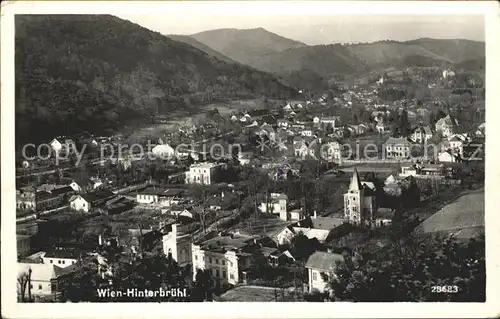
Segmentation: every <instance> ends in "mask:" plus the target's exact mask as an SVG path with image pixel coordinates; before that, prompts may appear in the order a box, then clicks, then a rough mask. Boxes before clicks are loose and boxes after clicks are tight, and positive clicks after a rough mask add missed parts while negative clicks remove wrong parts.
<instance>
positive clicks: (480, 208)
mask: <svg viewBox="0 0 500 319" xmlns="http://www.w3.org/2000/svg"><path fill="white" fill-rule="evenodd" d="M484 201H485V198H484V188H482V189H479V190H474V191H467V192H465V193H464V194H463V195H462V196H460V197H459V198H458V199H457V200H455V201H453V202H452V203H450V204H448V205H446V206H444V207H443V208H442V209H441V210H439V211H438V212H437V213H435V214H434V215H432V216H431V217H429V218H427V219H426V220H425V221H424V222H423V223H422V224H420V226H419V230H421V231H423V232H425V233H435V232H460V231H463V230H465V232H463V233H462V234H458V235H459V236H464V235H465V234H466V233H475V231H472V232H470V231H469V230H477V229H479V230H480V229H484V224H485V217H484Z"/></svg>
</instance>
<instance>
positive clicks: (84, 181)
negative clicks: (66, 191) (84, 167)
mask: <svg viewBox="0 0 500 319" xmlns="http://www.w3.org/2000/svg"><path fill="white" fill-rule="evenodd" d="M69 186H70V187H71V188H72V189H73V190H74V191H75V192H78V193H83V192H89V191H91V190H93V189H94V182H93V181H92V180H91V179H90V178H79V179H74V180H72V181H71V183H70V184H69Z"/></svg>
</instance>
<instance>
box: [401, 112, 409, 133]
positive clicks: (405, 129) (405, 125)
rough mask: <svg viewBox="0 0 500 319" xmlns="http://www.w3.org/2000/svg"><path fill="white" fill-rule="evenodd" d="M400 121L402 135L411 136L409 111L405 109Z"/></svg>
mask: <svg viewBox="0 0 500 319" xmlns="http://www.w3.org/2000/svg"><path fill="white" fill-rule="evenodd" d="M399 120H400V125H399V127H400V131H401V135H402V136H403V137H408V136H410V133H411V126H410V122H409V121H408V111H407V110H406V109H404V110H403V111H402V112H401V116H400V118H399Z"/></svg>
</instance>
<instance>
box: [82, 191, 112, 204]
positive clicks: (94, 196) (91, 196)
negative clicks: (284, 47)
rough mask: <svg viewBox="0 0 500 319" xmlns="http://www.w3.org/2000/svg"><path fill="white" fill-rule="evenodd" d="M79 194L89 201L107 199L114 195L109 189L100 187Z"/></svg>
mask: <svg viewBox="0 0 500 319" xmlns="http://www.w3.org/2000/svg"><path fill="white" fill-rule="evenodd" d="M80 196H81V197H82V198H83V199H85V200H86V201H87V202H89V203H94V202H96V201H100V200H103V199H107V198H110V197H113V196H115V194H114V193H113V192H112V191H110V190H109V189H106V188H104V189H100V190H96V191H93V192H89V193H86V194H80Z"/></svg>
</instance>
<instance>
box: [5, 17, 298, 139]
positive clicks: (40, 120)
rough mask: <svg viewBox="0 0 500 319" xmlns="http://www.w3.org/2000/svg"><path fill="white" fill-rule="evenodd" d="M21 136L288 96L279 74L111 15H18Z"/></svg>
mask: <svg viewBox="0 0 500 319" xmlns="http://www.w3.org/2000/svg"><path fill="white" fill-rule="evenodd" d="M15 26H16V36H15V63H16V65H15V71H16V123H15V125H16V141H18V142H21V141H33V138H36V139H46V138H51V137H53V136H57V135H61V134H71V133H75V132H78V131H93V132H96V133H99V132H102V131H104V130H107V129H115V128H117V125H118V124H117V123H123V122H125V121H127V120H135V119H137V118H140V117H151V116H154V115H155V114H170V113H171V112H173V111H176V110H188V109H191V108H195V107H196V104H198V103H208V101H210V100H216V99H219V98H221V99H230V98H255V97H261V96H267V97H270V98H289V97H291V96H294V95H295V94H296V90H294V89H292V88H290V87H288V86H286V85H284V84H283V83H281V82H280V81H279V79H277V78H276V77H275V76H273V75H270V74H268V73H265V72H262V71H258V70H256V69H253V68H251V67H248V66H244V65H241V64H234V63H227V62H225V61H221V60H219V59H217V58H214V57H212V56H210V55H209V54H207V53H205V52H203V51H202V50H199V49H197V48H194V47H192V46H190V45H188V44H186V43H182V42H178V41H175V40H172V39H170V38H168V37H166V36H164V35H161V34H160V33H158V32H154V31H151V30H149V29H146V28H144V27H142V26H139V25H137V24H135V23H132V22H130V21H127V20H123V19H120V18H117V17H114V16H111V15H17V16H16V19H15Z"/></svg>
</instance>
